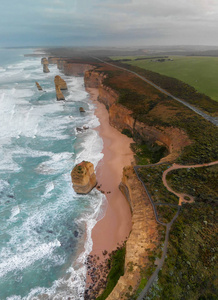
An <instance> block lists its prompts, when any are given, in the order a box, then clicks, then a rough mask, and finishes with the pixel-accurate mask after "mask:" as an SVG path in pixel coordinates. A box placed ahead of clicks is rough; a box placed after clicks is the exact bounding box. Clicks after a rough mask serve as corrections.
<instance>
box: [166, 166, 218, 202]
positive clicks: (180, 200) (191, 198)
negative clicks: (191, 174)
mask: <svg viewBox="0 0 218 300" xmlns="http://www.w3.org/2000/svg"><path fill="white" fill-rule="evenodd" d="M216 164H218V160H217V161H213V162H211V163H206V164H198V165H189V166H184V165H178V164H173V165H172V166H171V167H170V168H169V169H167V170H165V171H164V172H163V176H162V181H163V184H164V185H165V187H166V188H167V189H168V191H169V192H171V193H173V194H174V195H176V196H177V197H178V198H179V205H180V206H181V205H182V203H184V202H188V203H191V202H194V197H193V196H190V195H188V194H184V193H176V192H175V191H174V190H173V189H172V188H171V187H170V186H169V185H168V183H167V179H166V176H167V174H168V173H169V172H171V171H173V170H178V169H190V168H202V167H209V166H213V165H216ZM185 197H189V198H190V200H186V199H185Z"/></svg>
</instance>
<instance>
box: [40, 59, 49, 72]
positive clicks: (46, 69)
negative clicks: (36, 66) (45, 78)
mask: <svg viewBox="0 0 218 300" xmlns="http://www.w3.org/2000/svg"><path fill="white" fill-rule="evenodd" d="M41 64H42V65H43V72H44V73H49V72H50V70H49V68H48V65H49V62H48V60H47V58H45V57H43V58H42V59H41Z"/></svg>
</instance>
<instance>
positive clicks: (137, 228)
mask: <svg viewBox="0 0 218 300" xmlns="http://www.w3.org/2000/svg"><path fill="white" fill-rule="evenodd" d="M120 189H121V191H122V192H123V193H124V195H125V197H126V198H127V199H128V201H129V204H130V207H131V210H132V224H133V225H132V231H131V233H130V236H129V238H128V240H127V243H126V256H125V272H124V275H123V276H122V277H120V279H119V281H118V283H117V285H116V286H115V288H114V289H113V291H112V292H111V294H110V295H109V296H108V297H107V300H120V299H128V297H126V296H125V295H126V293H127V292H128V293H129V294H130V295H132V294H134V292H135V290H136V289H137V288H138V285H139V284H140V280H141V275H140V272H141V270H143V268H146V264H147V263H148V255H147V251H148V249H150V250H149V251H152V250H154V249H155V248H156V247H157V245H158V244H159V239H160V238H159V234H158V225H157V223H156V220H155V217H154V213H153V208H152V206H151V203H150V201H149V199H148V196H147V194H146V193H145V190H144V188H143V187H142V184H141V183H140V181H139V180H138V179H137V176H136V174H135V172H134V169H133V167H130V166H129V167H125V168H124V170H123V178H122V183H121V185H120ZM130 286H131V289H129V287H130Z"/></svg>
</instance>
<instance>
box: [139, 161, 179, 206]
mask: <svg viewBox="0 0 218 300" xmlns="http://www.w3.org/2000/svg"><path fill="white" fill-rule="evenodd" d="M168 167H169V165H166V164H163V165H159V166H158V165H157V166H153V167H146V168H140V169H139V170H138V173H139V175H140V177H141V178H142V180H143V182H144V183H145V185H146V187H147V189H148V191H149V193H150V195H151V197H152V199H153V201H154V202H158V203H171V204H178V200H179V199H178V197H176V196H175V195H174V194H172V193H170V192H169V191H168V190H167V189H166V187H165V186H164V185H163V181H162V173H163V172H164V171H165V170H166V169H167V168H168Z"/></svg>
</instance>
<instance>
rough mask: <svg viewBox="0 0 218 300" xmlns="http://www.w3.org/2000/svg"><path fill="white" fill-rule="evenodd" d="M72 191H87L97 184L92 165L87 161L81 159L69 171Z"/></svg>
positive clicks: (85, 192) (82, 192) (79, 192)
mask: <svg viewBox="0 0 218 300" xmlns="http://www.w3.org/2000/svg"><path fill="white" fill-rule="evenodd" d="M71 179H72V183H73V188H74V191H75V192H76V193H77V194H87V193H89V192H90V191H91V190H92V189H93V188H94V187H95V186H96V184H97V181H96V175H95V171H94V166H93V164H92V163H90V162H88V161H82V162H81V163H80V164H78V165H76V166H75V167H74V168H73V170H72V172H71Z"/></svg>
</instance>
